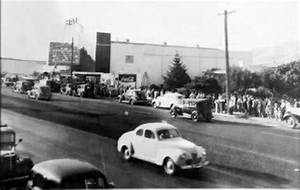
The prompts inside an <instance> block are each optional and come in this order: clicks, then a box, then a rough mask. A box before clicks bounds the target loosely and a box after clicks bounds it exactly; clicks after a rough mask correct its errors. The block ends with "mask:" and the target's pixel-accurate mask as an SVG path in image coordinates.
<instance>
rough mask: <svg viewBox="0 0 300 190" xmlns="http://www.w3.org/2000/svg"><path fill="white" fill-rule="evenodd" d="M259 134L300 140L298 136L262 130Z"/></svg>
mask: <svg viewBox="0 0 300 190" xmlns="http://www.w3.org/2000/svg"><path fill="white" fill-rule="evenodd" d="M261 134H266V135H274V136H278V137H284V138H291V139H294V140H298V141H299V140H300V138H298V137H294V136H288V135H281V134H277V133H271V132H262V133H261Z"/></svg>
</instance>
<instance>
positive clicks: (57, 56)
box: [49, 42, 79, 66]
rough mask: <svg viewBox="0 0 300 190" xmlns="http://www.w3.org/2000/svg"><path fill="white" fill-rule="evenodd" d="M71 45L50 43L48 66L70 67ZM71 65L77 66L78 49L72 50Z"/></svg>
mask: <svg viewBox="0 0 300 190" xmlns="http://www.w3.org/2000/svg"><path fill="white" fill-rule="evenodd" d="M71 46H72V45H71V44H69V43H61V42H50V47H49V65H68V66H69V65H71V57H72V47H71ZM73 64H74V65H79V49H78V48H77V47H76V46H74V48H73Z"/></svg>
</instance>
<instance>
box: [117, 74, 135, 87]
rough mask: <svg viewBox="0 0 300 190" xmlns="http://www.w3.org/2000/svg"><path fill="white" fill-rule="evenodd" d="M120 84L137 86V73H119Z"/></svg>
mask: <svg viewBox="0 0 300 190" xmlns="http://www.w3.org/2000/svg"><path fill="white" fill-rule="evenodd" d="M119 86H123V87H136V74H119Z"/></svg>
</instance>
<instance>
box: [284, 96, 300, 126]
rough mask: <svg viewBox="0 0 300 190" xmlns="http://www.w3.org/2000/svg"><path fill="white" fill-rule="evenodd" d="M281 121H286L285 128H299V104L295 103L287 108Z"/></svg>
mask: <svg viewBox="0 0 300 190" xmlns="http://www.w3.org/2000/svg"><path fill="white" fill-rule="evenodd" d="M282 119H283V120H284V121H286V126H287V127H289V128H293V129H296V128H300V102H299V101H298V102H297V101H296V102H295V103H294V104H293V105H291V106H288V107H287V108H286V112H285V114H284V116H283V118H282Z"/></svg>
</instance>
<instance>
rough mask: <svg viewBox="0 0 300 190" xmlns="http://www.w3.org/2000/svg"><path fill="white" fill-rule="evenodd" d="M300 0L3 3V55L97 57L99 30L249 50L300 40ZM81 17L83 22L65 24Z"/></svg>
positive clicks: (37, 0)
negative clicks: (57, 47)
mask: <svg viewBox="0 0 300 190" xmlns="http://www.w3.org/2000/svg"><path fill="white" fill-rule="evenodd" d="M299 2H300V1H298V0H264V1H262V0H259V1H258V0H239V1H238V0H210V1H204V0H198V1H195V0H194V1H170V0H160V1H153V0H150V1H100V0H98V1H96V0H92V1H83V0H81V1H79V0H71V1H70V0H69V1H63V0H56V1H47V0H35V1H29V0H25V1H24V0H22V1H21V0H17V1H12V0H2V1H1V57H10V58H19V59H29V60H44V61H46V60H47V59H48V52H49V43H50V42H53V41H54V42H70V41H71V39H72V36H73V37H74V39H75V40H74V42H75V45H77V46H80V47H82V46H83V47H85V49H87V51H88V53H89V54H90V55H91V56H92V57H93V58H94V57H95V46H96V32H108V33H111V35H112V40H113V41H116V40H119V41H125V40H126V39H130V41H131V42H140V43H156V44H163V43H164V42H167V44H168V45H186V46H194V47H195V46H196V45H197V44H198V45H199V46H200V47H211V48H219V49H224V46H225V45H224V44H225V43H224V17H223V16H222V15H219V13H222V12H224V10H228V11H231V10H233V11H235V12H234V13H232V14H230V15H228V39H229V49H230V50H242V51H248V50H252V49H255V48H261V47H272V46H275V45H277V44H281V43H286V42H298V43H299V39H300V28H299V26H300V10H299V9H300V3H299ZM75 17H77V18H78V24H76V25H73V26H67V25H65V20H66V19H69V18H75Z"/></svg>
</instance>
